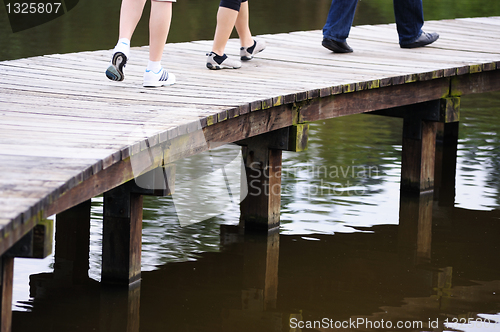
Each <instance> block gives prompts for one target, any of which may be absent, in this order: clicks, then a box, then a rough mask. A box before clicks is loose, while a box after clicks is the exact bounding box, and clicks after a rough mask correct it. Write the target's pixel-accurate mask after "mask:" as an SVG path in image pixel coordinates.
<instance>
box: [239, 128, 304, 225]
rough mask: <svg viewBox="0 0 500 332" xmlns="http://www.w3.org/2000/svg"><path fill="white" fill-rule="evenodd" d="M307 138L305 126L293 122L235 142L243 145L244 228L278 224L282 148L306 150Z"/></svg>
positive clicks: (242, 210)
mask: <svg viewBox="0 0 500 332" xmlns="http://www.w3.org/2000/svg"><path fill="white" fill-rule="evenodd" d="M308 137H309V125H308V124H297V125H293V126H290V127H286V128H282V129H278V130H275V131H271V132H268V133H265V134H262V135H258V136H255V137H251V138H247V139H244V140H242V141H239V142H237V144H240V145H243V158H244V160H245V171H246V181H247V185H246V187H247V188H248V194H247V196H246V198H245V199H244V200H243V201H242V202H241V204H240V211H241V223H242V224H243V225H244V227H245V230H256V231H269V230H272V229H274V228H277V227H279V225H280V206H281V171H282V169H281V161H282V151H283V150H287V151H304V150H306V149H307V141H308ZM244 180H245V179H243V181H244Z"/></svg>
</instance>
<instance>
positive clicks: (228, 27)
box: [212, 7, 238, 55]
mask: <svg viewBox="0 0 500 332" xmlns="http://www.w3.org/2000/svg"><path fill="white" fill-rule="evenodd" d="M237 17H238V12H237V11H236V10H233V9H229V8H226V7H219V11H218V12H217V27H216V28H215V36H214V44H213V46H212V52H214V53H216V54H218V55H224V50H225V49H226V44H227V41H228V40H229V37H231V32H232V31H233V28H234V25H235V23H236V19H237Z"/></svg>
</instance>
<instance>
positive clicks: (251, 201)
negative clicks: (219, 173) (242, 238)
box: [240, 146, 282, 231]
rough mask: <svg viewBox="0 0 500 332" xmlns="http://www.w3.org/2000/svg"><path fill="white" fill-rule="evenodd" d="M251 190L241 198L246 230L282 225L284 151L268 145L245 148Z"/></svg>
mask: <svg viewBox="0 0 500 332" xmlns="http://www.w3.org/2000/svg"><path fill="white" fill-rule="evenodd" d="M244 155H246V158H245V159H246V167H245V171H246V177H247V183H248V194H247V196H246V197H245V199H244V200H243V201H242V202H241V205H240V210H241V221H242V222H243V224H244V227H245V229H246V230H257V231H268V230H271V229H273V228H277V227H279V224H280V206H281V158H282V151H281V150H277V149H269V148H267V147H266V146H264V147H259V146H248V147H247V148H246V153H244Z"/></svg>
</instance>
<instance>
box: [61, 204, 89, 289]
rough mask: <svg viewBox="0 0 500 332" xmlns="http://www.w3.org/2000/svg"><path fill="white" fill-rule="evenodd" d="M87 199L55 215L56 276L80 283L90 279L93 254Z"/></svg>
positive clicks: (72, 282)
mask: <svg viewBox="0 0 500 332" xmlns="http://www.w3.org/2000/svg"><path fill="white" fill-rule="evenodd" d="M90 209H91V201H90V200H88V201H86V202H83V203H81V204H79V205H77V206H74V207H72V208H70V209H68V210H66V211H64V212H62V213H59V214H58V215H57V216H56V248H55V264H54V278H55V279H58V280H59V281H61V280H66V281H68V282H69V283H71V284H74V285H78V284H82V283H84V282H86V281H88V270H89V254H90Z"/></svg>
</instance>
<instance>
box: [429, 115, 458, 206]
mask: <svg viewBox="0 0 500 332" xmlns="http://www.w3.org/2000/svg"><path fill="white" fill-rule="evenodd" d="M458 127H459V122H458V121H457V122H451V123H439V128H438V137H437V141H436V144H437V145H436V166H435V169H436V174H437V175H438V177H437V178H436V191H435V193H434V197H435V199H437V200H438V201H439V205H440V206H450V207H452V206H453V205H454V203H455V177H456V174H457V150H458Z"/></svg>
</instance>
